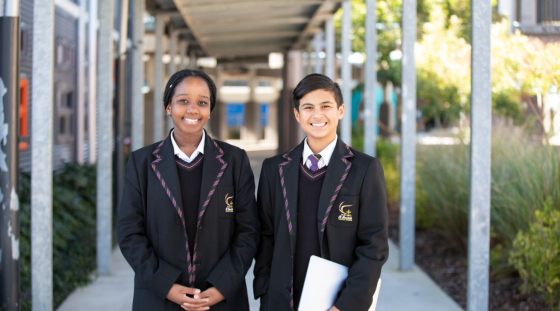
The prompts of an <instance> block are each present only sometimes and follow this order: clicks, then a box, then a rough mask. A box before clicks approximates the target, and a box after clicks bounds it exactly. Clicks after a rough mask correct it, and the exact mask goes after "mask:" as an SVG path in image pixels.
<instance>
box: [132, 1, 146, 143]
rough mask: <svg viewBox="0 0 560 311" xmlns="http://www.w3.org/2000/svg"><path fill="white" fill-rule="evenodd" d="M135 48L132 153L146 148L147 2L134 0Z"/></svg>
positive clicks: (133, 52) (133, 59)
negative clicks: (145, 26) (145, 38)
mask: <svg viewBox="0 0 560 311" xmlns="http://www.w3.org/2000/svg"><path fill="white" fill-rule="evenodd" d="M133 1H134V12H133V25H134V26H133V29H132V37H133V40H132V41H133V47H134V50H133V51H132V100H131V102H132V109H131V114H132V131H131V132H132V148H131V149H132V151H134V150H138V149H140V148H142V147H144V94H143V93H142V87H143V86H144V61H143V60H142V56H143V55H144V46H143V39H144V23H143V22H142V19H143V18H144V10H145V6H146V0H133Z"/></svg>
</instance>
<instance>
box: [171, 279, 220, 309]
mask: <svg viewBox="0 0 560 311" xmlns="http://www.w3.org/2000/svg"><path fill="white" fill-rule="evenodd" d="M187 295H191V296H193V297H192V298H191V297H189V296H187ZM167 299H169V300H171V301H173V302H174V303H176V304H178V305H180V306H181V308H183V309H184V310H187V311H201V310H209V309H210V306H213V305H215V304H217V303H218V302H220V301H222V300H224V296H223V295H222V294H221V293H220V292H219V291H218V290H217V289H216V288H215V287H211V288H209V289H207V290H205V291H203V292H200V289H196V288H190V287H185V286H183V285H179V284H173V286H172V287H171V290H169V293H168V294H167Z"/></svg>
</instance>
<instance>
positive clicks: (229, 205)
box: [226, 193, 233, 213]
mask: <svg viewBox="0 0 560 311" xmlns="http://www.w3.org/2000/svg"><path fill="white" fill-rule="evenodd" d="M226 213H233V195H232V196H231V197H230V196H229V193H228V194H226Z"/></svg>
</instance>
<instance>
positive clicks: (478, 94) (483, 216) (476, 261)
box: [467, 0, 492, 311]
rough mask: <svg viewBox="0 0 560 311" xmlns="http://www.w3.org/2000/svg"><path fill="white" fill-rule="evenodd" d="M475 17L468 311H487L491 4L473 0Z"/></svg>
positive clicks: (490, 131) (473, 18) (473, 35)
mask: <svg viewBox="0 0 560 311" xmlns="http://www.w3.org/2000/svg"><path fill="white" fill-rule="evenodd" d="M471 16H472V28H471V38H472V40H471V41H472V42H471V44H472V56H471V150H470V152H471V158H470V196H469V246H468V248H469V250H468V263H469V267H468V284H467V311H487V310H488V290H489V264H490V177H491V173H490V167H491V161H490V154H491V141H492V139H491V137H492V91H491V87H492V84H491V64H490V44H491V42H490V25H491V23H492V4H491V2H490V1H488V0H473V1H472V2H471Z"/></svg>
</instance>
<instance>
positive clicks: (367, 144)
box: [364, 0, 377, 157]
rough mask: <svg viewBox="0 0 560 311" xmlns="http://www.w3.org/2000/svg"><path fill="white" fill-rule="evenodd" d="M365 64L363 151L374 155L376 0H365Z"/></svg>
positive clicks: (375, 133) (375, 129)
mask: <svg viewBox="0 0 560 311" xmlns="http://www.w3.org/2000/svg"><path fill="white" fill-rule="evenodd" d="M366 5H367V14H366V38H365V39H366V40H365V41H366V42H365V44H366V64H365V78H364V80H365V82H364V84H365V86H364V152H365V153H366V154H368V155H370V156H372V157H375V144H376V142H377V105H376V104H377V101H376V98H375V95H376V93H377V92H376V89H377V68H376V64H377V28H376V27H375V26H376V23H377V12H376V7H377V0H366Z"/></svg>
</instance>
